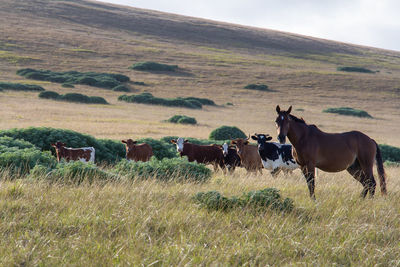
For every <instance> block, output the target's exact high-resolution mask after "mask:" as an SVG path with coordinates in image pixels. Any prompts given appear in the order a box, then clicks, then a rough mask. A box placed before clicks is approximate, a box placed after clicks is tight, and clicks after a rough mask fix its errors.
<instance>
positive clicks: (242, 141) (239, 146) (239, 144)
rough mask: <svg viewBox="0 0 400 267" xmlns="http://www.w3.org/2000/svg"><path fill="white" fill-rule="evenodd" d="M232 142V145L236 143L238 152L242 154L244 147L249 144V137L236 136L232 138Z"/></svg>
mask: <svg viewBox="0 0 400 267" xmlns="http://www.w3.org/2000/svg"><path fill="white" fill-rule="evenodd" d="M231 144H232V145H236V150H237V152H238V154H239V155H240V154H242V153H243V148H244V146H246V145H248V144H249V138H245V139H244V138H236V139H233V140H231Z"/></svg>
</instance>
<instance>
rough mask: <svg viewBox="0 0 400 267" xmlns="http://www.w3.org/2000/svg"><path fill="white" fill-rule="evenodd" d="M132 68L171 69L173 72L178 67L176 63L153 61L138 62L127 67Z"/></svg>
mask: <svg viewBox="0 0 400 267" xmlns="http://www.w3.org/2000/svg"><path fill="white" fill-rule="evenodd" d="M129 68H130V69H133V70H140V71H171V72H174V71H176V70H177V69H178V65H168V64H161V63H157V62H153V61H146V62H138V63H136V64H133V65H132V66H130V67H129Z"/></svg>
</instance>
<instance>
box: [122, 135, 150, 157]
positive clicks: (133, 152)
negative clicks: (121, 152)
mask: <svg viewBox="0 0 400 267" xmlns="http://www.w3.org/2000/svg"><path fill="white" fill-rule="evenodd" d="M121 142H122V143H124V144H125V148H126V159H127V160H133V161H143V162H146V161H149V160H150V158H151V157H152V156H153V149H152V148H151V146H150V145H149V144H146V143H143V144H139V145H137V141H133V140H132V139H128V140H121Z"/></svg>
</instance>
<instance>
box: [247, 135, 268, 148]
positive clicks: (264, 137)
mask: <svg viewBox="0 0 400 267" xmlns="http://www.w3.org/2000/svg"><path fill="white" fill-rule="evenodd" d="M251 139H253V140H256V141H257V144H258V149H259V150H264V146H265V144H266V143H267V141H270V140H272V137H271V136H270V135H269V134H256V133H255V134H254V135H253V136H251Z"/></svg>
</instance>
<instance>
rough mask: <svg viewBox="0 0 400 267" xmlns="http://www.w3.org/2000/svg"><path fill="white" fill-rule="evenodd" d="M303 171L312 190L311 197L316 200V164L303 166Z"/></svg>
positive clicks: (309, 189) (309, 188)
mask: <svg viewBox="0 0 400 267" xmlns="http://www.w3.org/2000/svg"><path fill="white" fill-rule="evenodd" d="M302 171H303V174H304V177H305V178H306V181H307V186H308V191H310V197H311V198H312V199H314V200H315V193H314V189H315V166H311V165H310V166H303V167H302Z"/></svg>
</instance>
